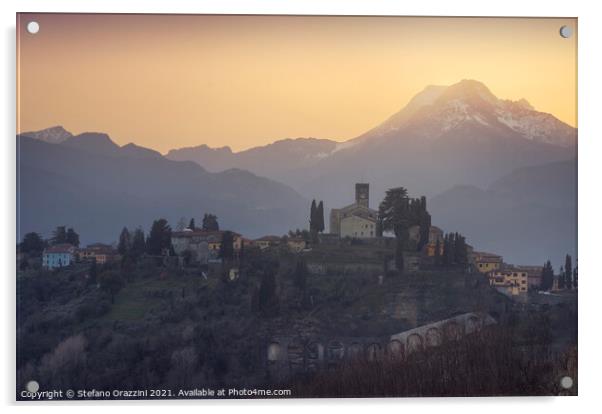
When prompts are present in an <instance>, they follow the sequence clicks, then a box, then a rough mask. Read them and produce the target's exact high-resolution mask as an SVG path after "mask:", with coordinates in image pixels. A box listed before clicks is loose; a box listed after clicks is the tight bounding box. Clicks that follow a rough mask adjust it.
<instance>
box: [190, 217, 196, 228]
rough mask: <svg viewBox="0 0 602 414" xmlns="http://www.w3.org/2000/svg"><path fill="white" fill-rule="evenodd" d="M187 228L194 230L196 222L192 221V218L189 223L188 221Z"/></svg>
mask: <svg viewBox="0 0 602 414" xmlns="http://www.w3.org/2000/svg"><path fill="white" fill-rule="evenodd" d="M188 228H189V229H190V230H194V229H195V228H196V224H195V223H194V218H191V219H190V223H188Z"/></svg>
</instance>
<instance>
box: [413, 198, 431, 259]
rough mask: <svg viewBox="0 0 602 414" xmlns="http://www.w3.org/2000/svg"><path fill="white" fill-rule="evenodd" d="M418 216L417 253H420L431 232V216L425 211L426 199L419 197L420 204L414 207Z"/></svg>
mask: <svg viewBox="0 0 602 414" xmlns="http://www.w3.org/2000/svg"><path fill="white" fill-rule="evenodd" d="M416 209H417V210H418V211H417V215H418V225H419V226H420V240H419V242H418V251H421V250H422V248H423V247H424V246H426V244H427V243H428V242H429V235H430V232H431V215H430V214H429V212H428V211H427V209H426V197H425V196H422V197H420V202H419V203H417V206H416Z"/></svg>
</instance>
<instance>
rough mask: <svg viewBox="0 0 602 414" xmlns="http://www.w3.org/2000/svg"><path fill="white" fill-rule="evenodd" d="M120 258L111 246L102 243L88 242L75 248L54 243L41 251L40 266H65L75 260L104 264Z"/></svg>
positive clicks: (52, 267) (50, 267) (48, 267)
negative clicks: (85, 245) (86, 244)
mask: <svg viewBox="0 0 602 414" xmlns="http://www.w3.org/2000/svg"><path fill="white" fill-rule="evenodd" d="M120 259H121V256H120V255H119V254H118V253H117V250H115V249H114V248H113V247H112V246H110V245H107V244H102V243H94V244H89V245H88V246H87V247H84V248H77V247H75V246H73V245H71V244H66V243H65V244H55V245H53V246H50V247H47V248H46V249H44V252H43V253H42V266H43V267H44V268H46V269H57V268H61V267H67V266H70V265H72V264H73V263H76V262H92V261H96V263H98V264H105V263H110V262H115V261H118V260H120Z"/></svg>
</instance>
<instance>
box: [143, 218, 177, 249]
mask: <svg viewBox="0 0 602 414" xmlns="http://www.w3.org/2000/svg"><path fill="white" fill-rule="evenodd" d="M170 247H171V227H169V224H167V220H165V219H159V220H155V221H154V222H153V226H152V227H151V231H150V233H149V236H148V240H147V241H146V251H147V253H148V254H151V255H160V254H162V253H163V252H164V251H165V250H169V248H170Z"/></svg>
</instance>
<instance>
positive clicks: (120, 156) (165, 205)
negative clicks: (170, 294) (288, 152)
mask: <svg viewBox="0 0 602 414" xmlns="http://www.w3.org/2000/svg"><path fill="white" fill-rule="evenodd" d="M40 135H43V133H40ZM40 135H38V136H40ZM18 140H19V145H18V151H19V169H18V214H19V233H20V234H19V237H21V236H22V235H23V234H25V233H27V232H29V231H37V232H41V233H42V234H44V235H45V236H49V234H50V232H51V231H52V229H53V228H54V227H55V226H58V225H68V226H73V227H74V228H75V229H76V230H77V231H78V232H79V233H80V235H81V238H82V242H84V243H87V242H95V241H99V242H111V241H114V240H116V239H117V237H118V235H119V231H120V230H121V228H122V227H123V226H128V227H130V228H134V227H136V226H142V227H143V228H144V229H145V230H148V229H149V227H150V225H151V223H152V220H154V219H157V218H160V217H164V218H166V219H168V220H169V221H170V223H171V225H172V226H175V224H176V222H177V221H178V219H179V218H180V217H186V218H190V217H196V218H197V220H198V219H199V218H200V217H202V215H203V213H208V212H211V213H215V214H217V216H218V217H219V222H220V224H221V226H222V227H224V228H230V229H233V230H236V231H238V232H241V233H243V234H244V235H247V236H249V237H255V236H260V235H264V234H284V233H285V232H286V231H287V230H288V229H290V228H294V227H300V226H303V225H304V224H305V222H306V217H305V216H306V213H307V208H308V207H307V206H308V205H309V204H308V202H307V200H305V199H304V198H303V197H301V196H300V195H299V194H298V193H296V192H295V191H294V190H292V189H291V188H289V187H287V186H285V185H284V184H280V183H277V182H275V181H273V180H270V179H267V178H262V177H258V176H256V175H254V174H252V173H250V172H247V171H242V170H238V169H230V170H227V171H224V172H220V173H209V172H207V171H206V170H204V169H203V168H201V167H200V166H198V165H197V164H195V163H192V162H177V161H171V160H168V159H165V158H164V157H162V156H161V155H160V154H158V153H157V152H155V151H152V150H149V149H146V148H142V147H138V146H136V145H133V144H129V145H125V146H123V147H119V146H118V145H116V144H115V143H114V142H113V141H112V140H111V139H110V138H109V137H108V136H107V135H106V134H98V133H85V134H81V135H78V136H74V137H70V138H68V139H67V140H65V141H64V142H62V143H60V144H48V143H46V142H43V141H40V140H39V139H35V138H30V137H26V136H19V137H18Z"/></svg>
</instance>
